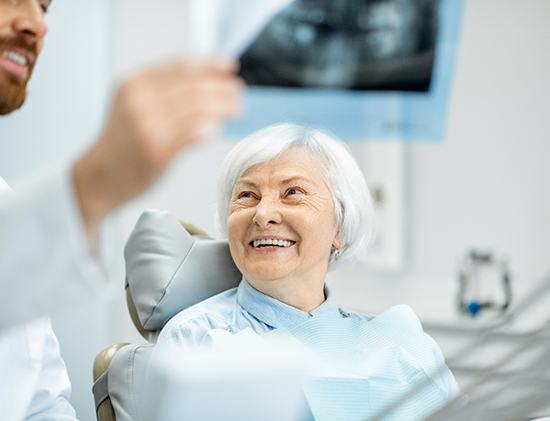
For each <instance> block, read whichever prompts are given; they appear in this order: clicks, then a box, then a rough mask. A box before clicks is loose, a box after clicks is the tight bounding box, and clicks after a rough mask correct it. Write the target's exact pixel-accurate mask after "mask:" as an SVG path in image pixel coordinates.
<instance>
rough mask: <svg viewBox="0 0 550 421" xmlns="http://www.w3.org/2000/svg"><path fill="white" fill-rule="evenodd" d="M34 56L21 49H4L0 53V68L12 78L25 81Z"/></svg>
mask: <svg viewBox="0 0 550 421" xmlns="http://www.w3.org/2000/svg"><path fill="white" fill-rule="evenodd" d="M33 61H34V55H33V54H32V53H29V52H27V51H24V50H22V49H15V48H10V49H5V50H2V51H0V66H2V68H3V69H4V70H5V71H6V72H8V73H9V74H10V75H12V76H13V77H14V78H16V79H18V80H21V81H25V80H27V79H28V77H29V74H30V68H31V65H32V63H33Z"/></svg>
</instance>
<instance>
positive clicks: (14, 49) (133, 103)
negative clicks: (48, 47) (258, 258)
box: [0, 0, 241, 420]
mask: <svg viewBox="0 0 550 421" xmlns="http://www.w3.org/2000/svg"><path fill="white" fill-rule="evenodd" d="M50 3H51V0H0V115H6V114H9V113H11V112H13V111H15V110H17V109H18V108H19V107H21V106H22V105H23V103H24V101H25V96H26V86H27V82H28V81H29V79H30V77H31V74H32V71H33V68H34V65H35V62H36V60H37V57H38V55H39V53H40V50H41V48H42V44H43V41H44V37H45V35H46V32H47V27H46V23H45V19H44V18H45V14H46V12H47V10H48V8H49V6H50ZM235 70H236V65H235V63H233V62H231V61H228V60H225V59H221V58H212V59H205V60H202V61H199V60H173V61H170V62H166V63H163V64H160V65H158V66H156V67H152V68H148V69H145V70H142V71H140V72H138V73H136V74H134V75H133V76H131V77H130V78H128V79H127V80H125V81H124V82H122V83H121V85H120V86H119V88H118V90H117V92H116V95H115V97H114V101H113V104H112V108H111V112H110V115H109V117H108V118H107V120H106V123H105V125H104V127H103V130H102V131H101V133H100V135H99V136H98V138H97V141H96V142H95V144H94V145H93V146H92V147H91V149H90V150H89V151H88V152H86V153H85V154H84V155H83V156H82V157H81V158H80V159H78V160H77V161H76V162H75V163H73V164H71V165H70V166H68V167H66V168H59V169H58V170H57V171H55V172H53V173H50V174H46V175H44V176H42V177H40V178H36V179H35V180H33V181H31V182H30V183H28V184H27V185H26V186H23V187H22V188H21V189H19V190H18V191H8V190H6V188H7V186H6V185H5V183H4V182H3V180H2V179H1V178H0V190H2V189H3V188H4V191H3V192H2V193H0V373H1V374H0V414H1V418H2V420H22V419H29V420H39V419H40V420H43V419H44V420H45V419H47V420H73V419H75V417H76V415H75V413H74V410H73V408H72V407H71V405H70V403H69V394H70V384H69V379H68V376H67V373H66V369H65V365H64V363H63V361H62V359H61V357H60V355H59V347H58V343H57V340H56V338H55V335H54V333H53V331H52V330H51V326H50V322H49V319H48V318H47V315H48V313H50V312H52V311H53V310H54V309H58V308H60V307H64V306H69V305H74V303H75V302H79V301H81V300H83V299H85V298H88V297H93V296H96V295H98V294H99V291H100V290H101V289H102V288H101V287H102V285H104V284H105V283H106V282H107V281H106V279H105V276H104V271H103V269H102V266H101V262H100V260H99V258H98V256H99V254H100V253H99V244H100V243H101V242H100V241H98V239H99V238H100V236H101V233H100V231H101V230H100V225H101V221H102V220H103V218H104V217H105V216H106V215H108V214H109V213H110V212H111V211H112V210H113V209H115V208H116V207H118V206H119V205H121V204H123V203H124V202H126V201H128V200H130V199H132V198H133V197H135V196H137V195H139V194H140V193H142V192H143V191H145V190H146V189H147V188H148V187H149V186H150V185H151V184H152V183H154V182H155V180H156V179H157V178H158V177H159V176H160V175H161V174H162V173H163V172H164V170H165V169H166V168H167V167H168V166H169V164H170V162H171V160H172V159H173V158H174V157H175V156H176V155H177V154H178V152H180V151H181V150H184V149H185V148H186V147H188V146H190V145H192V144H194V143H196V142H199V141H201V140H202V139H205V138H207V137H209V136H210V135H212V134H213V133H215V132H216V130H217V129H218V127H219V125H220V124H221V123H222V121H223V120H224V119H225V118H228V117H231V116H233V115H235V114H236V113H237V112H238V104H237V103H238V98H239V93H240V90H241V81H240V80H239V79H238V78H237V77H236V76H235V74H234V72H235ZM6 141H7V139H3V138H2V136H1V134H0V151H1V150H2V142H6ZM18 141H24V140H23V139H20V140H19V139H18ZM50 142H51V144H52V147H55V141H54V140H53V139H52V140H50ZM0 153H1V152H0ZM13 159H17V157H13ZM0 171H1V168H0Z"/></svg>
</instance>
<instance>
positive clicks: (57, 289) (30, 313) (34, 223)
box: [0, 168, 107, 332]
mask: <svg viewBox="0 0 550 421" xmlns="http://www.w3.org/2000/svg"><path fill="white" fill-rule="evenodd" d="M80 218H81V217H80V210H79V208H78V205H77V203H76V198H75V195H74V189H73V185H72V177H71V171H70V170H69V169H68V168H65V169H63V170H58V171H57V172H50V173H48V174H47V175H46V176H43V177H38V178H36V179H34V180H32V181H30V182H27V183H25V184H22V185H21V186H18V187H16V188H14V190H12V191H4V192H2V193H0V332H2V331H3V330H5V329H6V328H9V327H12V326H14V325H18V324H21V323H23V322H26V321H30V320H32V319H34V318H36V317H39V316H43V315H46V314H51V313H52V312H54V311H55V310H58V309H60V308H63V307H66V306H69V305H74V304H75V303H78V302H79V301H81V300H83V299H84V298H89V297H93V296H96V295H98V294H100V293H101V292H102V290H104V289H105V288H104V287H105V285H106V284H107V276H106V273H105V270H104V269H103V267H102V265H101V264H100V259H99V258H98V254H99V253H97V252H94V247H92V245H91V244H90V243H89V242H88V240H87V238H86V235H85V233H84V228H83V225H82V221H81V219H80Z"/></svg>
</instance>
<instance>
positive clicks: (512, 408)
mask: <svg viewBox="0 0 550 421" xmlns="http://www.w3.org/2000/svg"><path fill="white" fill-rule="evenodd" d="M549 298H550V276H549V277H546V278H545V279H543V280H542V281H541V282H540V283H539V285H537V286H536V288H534V289H533V290H532V291H531V292H530V293H529V294H528V295H527V296H526V297H525V298H524V299H522V300H521V302H520V303H518V304H517V305H516V307H515V308H514V309H513V310H512V311H509V312H508V313H506V314H505V315H503V317H502V318H500V319H499V320H498V321H497V322H496V323H494V324H493V325H490V326H487V327H484V328H481V329H479V330H478V334H477V337H476V338H475V339H474V340H472V341H470V342H468V343H467V344H465V345H464V346H462V347H460V349H459V350H458V351H456V352H455V353H454V355H453V356H451V357H450V358H447V364H448V366H449V367H450V368H451V369H453V367H456V366H459V365H460V363H461V362H462V361H467V360H468V359H470V358H472V357H475V356H476V355H479V354H481V353H483V350H484V349H487V348H489V347H490V346H491V345H493V344H495V343H503V344H505V345H506V346H508V348H507V351H506V352H505V354H504V355H502V356H501V357H500V358H499V359H498V361H497V362H496V363H494V364H491V365H489V366H484V367H481V368H480V369H478V370H475V372H473V373H472V374H474V375H475V380H474V381H473V382H471V383H470V384H469V385H468V386H467V387H465V388H464V389H463V390H462V391H461V394H460V395H459V396H458V397H456V398H455V399H454V400H452V401H451V402H449V403H448V404H447V405H446V406H445V407H443V408H442V409H440V410H439V411H437V412H436V413H434V414H432V415H431V416H429V417H428V418H427V420H430V421H443V420H445V421H462V420H465V419H467V420H474V421H475V420H486V419H498V420H499V421H501V420H504V421H506V420H509V421H517V420H519V419H532V420H534V419H538V417H539V416H542V415H548V412H549V411H550V408H548V407H547V405H548V390H549V388H550V364H548V361H549V360H550V312H548V311H546V312H545V320H544V322H543V323H541V324H540V325H539V326H538V327H537V328H535V329H533V330H532V331H529V332H526V333H523V334H511V333H509V332H508V326H509V325H510V324H511V323H512V322H513V321H515V320H517V319H518V318H519V317H520V316H522V315H523V314H524V313H527V312H528V310H530V309H531V308H533V307H534V306H535V304H539V303H542V304H544V301H543V300H544V299H546V300H548V299H549ZM426 386H428V384H427V383H426V382H418V383H415V384H414V385H412V386H411V387H410V388H409V390H408V391H407V393H405V394H403V395H402V396H401V397H400V398H399V399H396V400H395V401H394V402H392V403H391V404H390V405H388V406H387V407H386V408H384V409H383V410H382V411H380V412H379V413H377V414H376V415H375V416H374V417H373V418H371V420H379V419H384V417H385V416H387V415H388V414H390V413H391V412H392V411H394V409H395V408H397V407H399V406H400V405H403V403H404V402H406V401H408V400H410V399H414V397H415V396H416V395H417V393H418V392H419V391H420V390H422V389H423V388H424V387H426ZM522 417H523V418H522Z"/></svg>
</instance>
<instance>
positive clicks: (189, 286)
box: [92, 210, 242, 421]
mask: <svg viewBox="0 0 550 421" xmlns="http://www.w3.org/2000/svg"><path fill="white" fill-rule="evenodd" d="M124 258H125V261H126V283H125V289H126V301H127V305H128V310H129V312H130V316H131V318H132V321H133V323H134V325H135V327H136V328H137V330H138V331H139V333H140V334H141V336H143V338H144V339H145V342H143V343H139V344H130V343H116V344H113V345H110V346H109V347H107V348H105V349H104V350H102V351H101V352H99V353H98V354H97V356H96V358H95V361H94V367H93V378H94V385H93V388H92V391H93V394H94V400H95V407H96V415H97V419H98V421H115V420H116V421H128V420H135V419H136V418H137V417H138V408H139V403H140V400H141V399H144V397H143V396H142V395H141V388H142V386H143V382H144V378H145V370H146V366H147V363H148V360H149V357H150V355H151V352H152V350H153V347H154V344H155V342H156V340H157V337H158V335H159V333H160V330H161V329H162V327H163V326H164V325H165V324H166V322H168V320H170V318H171V317H173V316H174V315H176V314H177V313H179V312H180V311H181V310H183V309H185V308H187V307H190V306H192V305H194V304H196V303H198V302H200V301H202V300H205V299H206V298H209V297H211V296H213V295H215V294H218V293H220V292H223V291H225V290H227V289H230V288H233V287H236V286H237V285H238V283H239V282H240V280H241V277H242V275H241V273H240V272H239V270H238V269H237V267H236V266H235V265H234V263H233V260H232V259H231V255H230V254H229V246H228V244H227V241H223V240H214V239H212V238H210V237H208V236H207V235H206V233H205V232H204V231H202V230H200V229H199V228H197V227H195V226H193V225H192V224H188V223H185V222H180V221H178V220H177V219H176V218H175V217H174V216H172V215H170V214H169V213H168V212H164V211H158V210H148V211H145V212H144V213H143V214H142V215H141V217H140V218H139V220H138V222H137V223H136V226H135V228H134V230H133V231H132V233H131V235H130V237H129V239H128V242H127V243H126V247H125V249H124Z"/></svg>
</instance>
